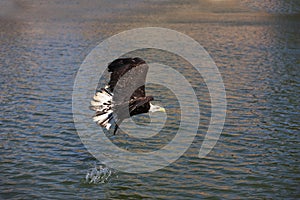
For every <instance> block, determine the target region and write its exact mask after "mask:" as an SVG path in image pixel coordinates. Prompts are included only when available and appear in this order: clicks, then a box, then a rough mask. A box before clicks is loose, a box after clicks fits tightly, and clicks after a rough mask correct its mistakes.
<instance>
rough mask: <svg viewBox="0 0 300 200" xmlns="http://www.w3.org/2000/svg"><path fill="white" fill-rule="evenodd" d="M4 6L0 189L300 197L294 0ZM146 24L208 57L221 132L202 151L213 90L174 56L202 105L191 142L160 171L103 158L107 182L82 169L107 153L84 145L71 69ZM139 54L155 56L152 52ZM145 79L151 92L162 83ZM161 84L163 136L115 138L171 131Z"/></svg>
mask: <svg viewBox="0 0 300 200" xmlns="http://www.w3.org/2000/svg"><path fill="white" fill-rule="evenodd" d="M0 7H1V8H0V10H1V12H0V37H1V39H0V44H1V48H0V67H1V74H0V77H1V79H0V81H1V84H0V90H1V96H0V100H1V101H0V106H1V116H0V133H1V135H0V150H1V151H0V154H1V157H0V170H1V171H0V172H1V173H0V174H1V175H0V198H1V199H66V198H68V199H147V198H149V199H202V198H210V199H284V198H287V199H297V198H299V197H300V193H299V184H300V175H299V171H300V168H299V166H300V162H299V159H300V155H299V142H300V134H299V133H300V122H299V119H300V103H299V99H300V76H299V75H300V60H299V58H300V14H299V10H300V4H299V2H298V1H297V0H290V1H283V0H282V1H280V0H272V1H268V3H264V1H254V0H253V1H252V0H240V1H238V0H228V1H222V0H203V1H196V0H193V1H186V0H184V1H179V0H178V1H167V0H164V1H152V2H148V1H137V0H132V1H127V0H126V1H116V0H113V1H96V0H93V1H85V0H84V1H51V3H50V2H48V1H32V0H27V1H20V2H17V1H16V2H14V1H8V0H7V1H1V3H0ZM148 26H155V27H164V28H169V29H173V30H176V31H179V32H182V33H184V34H186V35H188V36H190V37H192V38H194V39H195V40H196V41H197V42H199V44H201V45H202V46H203V47H204V48H205V49H206V51H207V52H208V53H209V54H210V56H211V57H212V58H213V60H214V61H215V63H216V65H217V66H218V68H219V71H220V73H221V75H222V78H223V81H224V85H225V89H226V95H227V116H226V121H225V125H224V129H223V132H222V134H221V137H220V138H219V140H218V142H217V144H216V145H215V147H214V149H213V150H212V151H211V152H210V153H209V154H208V155H207V156H206V157H205V158H202V159H200V158H198V152H199V148H200V146H201V143H202V141H203V138H204V136H205V134H206V131H207V128H208V125H209V120H210V99H209V92H208V89H207V87H206V85H205V82H204V81H203V79H202V77H201V76H199V75H195V73H194V72H193V71H189V70H184V68H182V69H181V68H180V66H177V67H178V70H179V71H180V69H181V71H180V72H181V73H182V74H184V75H185V77H186V78H187V79H188V80H189V81H190V82H191V84H192V86H193V88H194V90H195V93H196V95H197V97H198V99H199V107H200V111H201V119H200V125H199V128H198V133H197V136H196V137H195V139H194V141H193V144H192V145H191V146H190V148H189V149H188V150H187V151H186V152H185V154H184V155H183V156H181V157H180V158H179V159H178V160H176V161H175V162H174V163H171V164H170V165H169V166H167V167H165V168H163V169H160V170H157V171H154V172H151V173H141V174H130V173H124V172H121V171H117V170H114V169H110V168H107V170H108V171H110V172H111V174H106V177H105V178H106V179H105V180H104V181H103V183H102V182H98V183H89V182H87V181H86V175H87V173H88V172H91V170H92V169H93V168H94V167H95V166H98V167H99V166H100V165H101V164H102V162H103V161H101V160H100V161H99V160H97V159H96V158H94V156H93V155H91V154H90V153H89V151H88V150H87V149H86V147H85V146H84V145H83V143H82V141H81V140H80V137H79V135H78V134H77V131H76V129H75V126H74V121H73V113H72V91H73V85H74V81H75V77H76V73H77V70H78V69H79V67H80V65H81V63H82V61H83V60H84V59H85V57H86V56H87V55H88V53H89V52H90V51H91V50H92V49H93V48H94V47H95V46H96V45H97V44H98V43H99V42H101V41H103V40H105V39H106V38H108V37H110V36H112V35H114V34H117V33H119V32H121V31H125V30H129V29H132V28H141V27H148ZM143 53H144V54H143ZM143 53H142V54H141V55H145V57H146V58H148V59H150V60H151V59H153V57H151V52H148V53H147V52H143ZM147 56H148V57H147ZM174 59H175V58H174ZM170 62H171V64H172V63H173V65H176V64H177V65H178V63H180V62H177V60H176V61H175V60H171V61H170ZM148 88H149V89H148V91H149V93H153V92H154V93H155V91H158V90H160V89H161V88H159V86H155V85H149V87H148ZM164 94H165V95H162V96H161V97H158V98H161V103H162V104H163V105H164V106H165V107H166V109H167V110H169V113H168V114H169V119H168V121H167V123H166V126H167V128H166V132H165V135H163V136H162V137H156V138H153V140H151V141H150V142H149V141H148V144H147V143H145V142H144V143H143V141H139V142H138V143H136V141H132V143H131V142H130V140H129V141H128V137H127V136H126V134H122V132H120V133H119V134H117V135H116V136H114V137H113V138H112V140H113V141H114V142H115V143H117V144H119V145H120V146H122V145H125V146H124V148H127V149H129V150H130V151H140V150H141V151H145V150H148V151H149V149H150V150H151V149H153V148H154V149H155V148H160V147H162V146H163V145H165V144H166V143H167V142H168V141H170V140H171V139H172V137H174V132H176V129H177V128H178V120H179V119H180V117H179V116H180V113H177V110H178V109H179V104H178V102H177V101H175V100H174V94H173V93H172V92H170V91H168V90H165V91H164ZM177 108H178V109H177ZM136 120H137V121H139V120H143V119H136ZM144 120H146V121H147V119H144ZM91 123H93V122H91ZM133 131H134V130H133ZM166 138H167V139H166ZM141 144H143V145H141ZM145 145H149V147H145ZM149 165H151V163H149Z"/></svg>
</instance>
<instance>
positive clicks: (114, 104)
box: [90, 58, 164, 134]
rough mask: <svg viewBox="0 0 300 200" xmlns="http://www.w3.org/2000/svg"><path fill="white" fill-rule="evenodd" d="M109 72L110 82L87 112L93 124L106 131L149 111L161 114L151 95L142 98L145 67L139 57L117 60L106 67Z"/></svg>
mask: <svg viewBox="0 0 300 200" xmlns="http://www.w3.org/2000/svg"><path fill="white" fill-rule="evenodd" d="M108 72H111V75H110V81H109V82H108V85H106V86H105V88H102V89H101V90H100V91H97V92H96V93H95V95H94V97H93V100H92V101H91V107H90V108H91V109H92V110H94V111H96V114H95V115H94V118H93V119H94V121H95V122H96V123H97V124H98V125H100V126H102V127H105V128H106V129H107V130H110V128H111V126H112V124H114V125H115V130H114V134H115V133H116V131H117V129H118V125H119V124H120V123H122V121H123V120H124V119H126V118H129V117H130V116H133V115H138V114H141V113H147V112H149V110H150V111H153V112H154V111H164V109H163V108H161V107H159V106H153V105H152V104H151V103H150V101H153V100H154V98H153V97H152V96H146V93H145V80H146V75H147V72H148V65H147V64H146V62H145V61H144V60H142V59H141V58H120V59H116V60H114V61H113V62H112V63H110V64H109V66H108Z"/></svg>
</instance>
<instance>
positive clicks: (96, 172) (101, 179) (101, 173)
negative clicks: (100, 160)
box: [85, 165, 114, 184]
mask: <svg viewBox="0 0 300 200" xmlns="http://www.w3.org/2000/svg"><path fill="white" fill-rule="evenodd" d="M113 174H114V171H113V169H110V168H108V167H106V166H105V165H99V166H94V168H91V169H89V170H88V172H87V174H86V176H85V182H86V183H89V184H99V183H106V182H108V180H109V178H110V177H111V176H112V175H113Z"/></svg>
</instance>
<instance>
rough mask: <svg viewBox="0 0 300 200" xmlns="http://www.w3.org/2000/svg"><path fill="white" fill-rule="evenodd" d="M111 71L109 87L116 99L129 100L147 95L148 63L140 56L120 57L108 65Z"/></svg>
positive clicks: (119, 100)
mask: <svg viewBox="0 0 300 200" xmlns="http://www.w3.org/2000/svg"><path fill="white" fill-rule="evenodd" d="M108 71H109V72H111V76H110V81H109V83H108V87H109V89H110V90H111V91H112V92H113V93H114V101H115V102H117V103H123V102H127V101H129V100H130V99H134V98H139V97H145V96H146V94H145V81H146V76H147V72H148V65H147V64H146V62H145V61H144V60H142V59H140V58H120V59H117V60H115V61H113V62H112V63H110V64H109V66H108Z"/></svg>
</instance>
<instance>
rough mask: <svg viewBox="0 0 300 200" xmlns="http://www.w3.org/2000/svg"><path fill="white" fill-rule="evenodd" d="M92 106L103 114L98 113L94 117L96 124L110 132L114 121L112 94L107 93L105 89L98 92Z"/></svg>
mask: <svg viewBox="0 0 300 200" xmlns="http://www.w3.org/2000/svg"><path fill="white" fill-rule="evenodd" d="M91 105H92V106H91V107H92V109H93V110H95V111H96V112H99V113H101V114H97V113H96V115H95V116H94V117H93V120H94V122H96V123H97V124H99V125H101V126H102V127H105V128H106V129H107V130H109V129H110V127H111V125H112V124H111V123H112V120H113V118H112V117H111V113H112V112H113V110H112V107H113V104H112V94H111V93H109V92H107V91H106V90H105V89H102V90H101V91H99V92H96V93H95V95H94V97H93V100H92V101H91Z"/></svg>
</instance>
